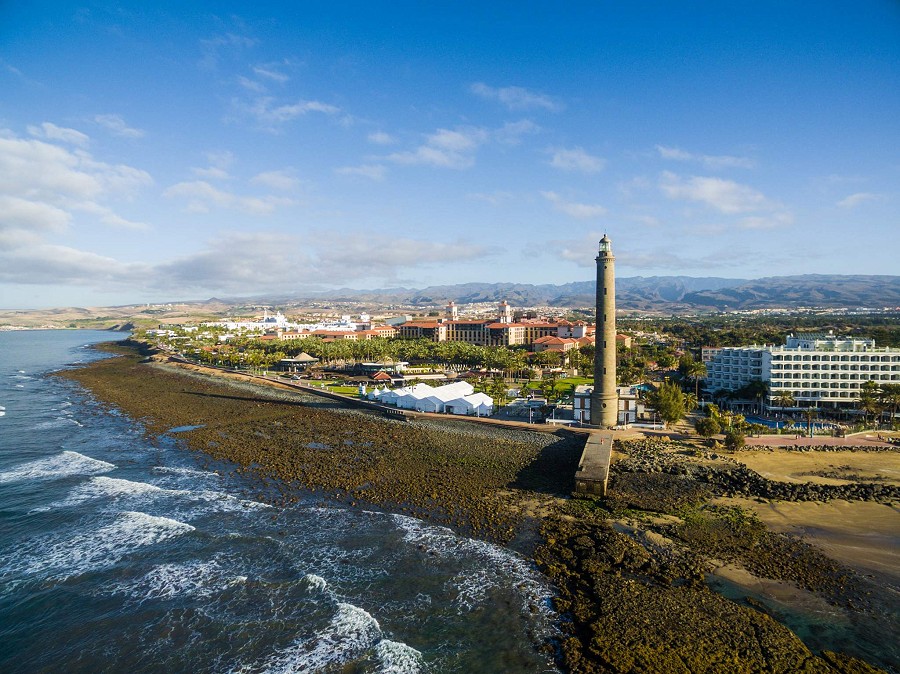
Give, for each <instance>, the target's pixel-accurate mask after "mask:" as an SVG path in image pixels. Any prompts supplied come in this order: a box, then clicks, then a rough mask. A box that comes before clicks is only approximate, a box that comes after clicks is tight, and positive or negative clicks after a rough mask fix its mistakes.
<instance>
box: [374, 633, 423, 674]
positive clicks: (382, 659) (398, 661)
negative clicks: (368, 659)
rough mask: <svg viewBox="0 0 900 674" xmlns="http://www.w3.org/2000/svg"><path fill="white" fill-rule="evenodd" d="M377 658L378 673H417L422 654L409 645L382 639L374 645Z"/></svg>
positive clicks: (420, 664)
mask: <svg viewBox="0 0 900 674" xmlns="http://www.w3.org/2000/svg"><path fill="white" fill-rule="evenodd" d="M375 656H376V657H377V658H378V665H379V667H378V674H419V672H421V671H422V654H421V653H420V652H419V651H417V650H416V649H415V648H412V647H411V646H407V645H406V644H403V643H400V642H398V641H391V640H389V639H382V640H381V641H379V642H378V645H377V646H376V647H375Z"/></svg>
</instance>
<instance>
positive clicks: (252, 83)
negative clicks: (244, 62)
mask: <svg viewBox="0 0 900 674" xmlns="http://www.w3.org/2000/svg"><path fill="white" fill-rule="evenodd" d="M237 83H238V84H240V85H241V86H242V87H244V89H246V90H247V91H252V92H253V93H254V94H264V93H266V87H265V85H263V84H262V83H260V82H257V81H256V80H251V79H250V78H249V77H244V76H243V75H238V78H237Z"/></svg>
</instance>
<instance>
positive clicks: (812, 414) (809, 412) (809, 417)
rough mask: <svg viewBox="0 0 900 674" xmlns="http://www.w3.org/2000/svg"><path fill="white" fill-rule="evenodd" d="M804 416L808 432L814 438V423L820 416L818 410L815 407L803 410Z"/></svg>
mask: <svg viewBox="0 0 900 674" xmlns="http://www.w3.org/2000/svg"><path fill="white" fill-rule="evenodd" d="M803 414H804V415H805V416H806V430H807V432H808V433H809V437H812V436H813V426H812V422H813V419H815V418H816V417H817V416H818V410H817V409H816V408H815V407H807V408H806V409H805V410H803Z"/></svg>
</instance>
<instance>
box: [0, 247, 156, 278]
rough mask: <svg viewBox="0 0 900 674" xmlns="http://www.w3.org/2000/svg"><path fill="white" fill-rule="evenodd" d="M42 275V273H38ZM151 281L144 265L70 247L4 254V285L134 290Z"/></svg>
mask: <svg viewBox="0 0 900 674" xmlns="http://www.w3.org/2000/svg"><path fill="white" fill-rule="evenodd" d="M36 271H38V272H39V273H35V272H36ZM147 277H148V268H147V265H144V264H126V263H122V262H119V261H118V260H115V259H113V258H110V257H106V256H103V255H97V254H95V253H90V252H86V251H82V250H77V249H75V248H71V247H68V246H56V245H51V244H46V243H41V244H38V245H34V246H28V247H21V248H17V249H14V250H11V251H8V252H5V253H2V254H0V282H6V283H23V284H37V285H43V284H48V285H75V286H95V287H98V288H103V289H108V288H109V286H110V285H120V286H126V287H133V285H134V284H141V283H143V282H144V281H145V280H146V278H147Z"/></svg>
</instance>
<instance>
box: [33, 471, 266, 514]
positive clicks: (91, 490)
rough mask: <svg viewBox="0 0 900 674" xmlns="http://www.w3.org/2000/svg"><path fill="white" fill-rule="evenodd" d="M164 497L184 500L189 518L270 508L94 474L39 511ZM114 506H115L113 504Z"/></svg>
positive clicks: (216, 493)
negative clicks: (117, 500)
mask: <svg viewBox="0 0 900 674" xmlns="http://www.w3.org/2000/svg"><path fill="white" fill-rule="evenodd" d="M161 498H174V499H183V500H184V501H185V506H186V512H185V513H184V514H183V515H182V516H184V517H189V516H191V515H199V514H201V513H203V512H209V511H213V512H243V511H245V510H252V509H262V508H269V507H271V506H269V505H268V504H266V503H259V502H257V501H247V500H244V499H239V498H237V497H235V496H231V495H230V494H226V493H224V492H219V491H210V490H203V491H192V490H190V489H164V488H162V487H158V486H156V485H154V484H149V483H147V482H136V481H134V480H125V479H120V478H113V477H106V476H105V475H101V476H98V477H92V478H91V479H90V480H88V481H87V482H84V483H82V484H80V485H78V486H77V487H75V488H74V489H72V491H71V492H69V495H68V496H67V497H66V498H65V499H63V500H62V501H58V502H56V503H53V504H51V505H49V506H44V507H41V508H38V509H37V510H42V511H45V510H51V509H53V508H67V507H73V506H78V505H81V504H82V503H87V502H89V501H94V500H97V499H106V500H108V501H109V500H113V499H134V500H138V501H142V502H144V503H146V502H147V501H153V500H157V499H161ZM113 507H114V506H113Z"/></svg>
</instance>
